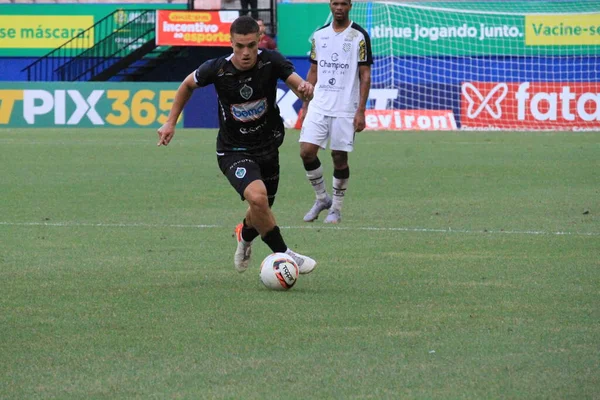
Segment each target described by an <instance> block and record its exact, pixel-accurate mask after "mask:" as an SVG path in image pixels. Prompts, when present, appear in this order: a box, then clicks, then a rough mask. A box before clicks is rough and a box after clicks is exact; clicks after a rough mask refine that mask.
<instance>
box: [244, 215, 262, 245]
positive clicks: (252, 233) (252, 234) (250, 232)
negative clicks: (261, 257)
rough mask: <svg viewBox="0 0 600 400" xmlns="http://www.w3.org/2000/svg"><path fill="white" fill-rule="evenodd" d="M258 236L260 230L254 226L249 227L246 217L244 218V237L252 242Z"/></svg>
mask: <svg viewBox="0 0 600 400" xmlns="http://www.w3.org/2000/svg"><path fill="white" fill-rule="evenodd" d="M257 236H258V231H257V230H256V229H254V228H250V227H248V225H246V218H244V226H243V227H242V239H244V240H245V241H246V242H251V241H253V240H254V239H256V237H257Z"/></svg>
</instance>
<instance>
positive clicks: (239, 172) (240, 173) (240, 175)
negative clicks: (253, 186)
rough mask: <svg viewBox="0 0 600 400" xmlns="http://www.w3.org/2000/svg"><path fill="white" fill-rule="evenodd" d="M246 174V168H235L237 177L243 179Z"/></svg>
mask: <svg viewBox="0 0 600 400" xmlns="http://www.w3.org/2000/svg"><path fill="white" fill-rule="evenodd" d="M245 176H246V168H244V167H237V169H236V170H235V177H236V178H239V179H242V178H243V177H245Z"/></svg>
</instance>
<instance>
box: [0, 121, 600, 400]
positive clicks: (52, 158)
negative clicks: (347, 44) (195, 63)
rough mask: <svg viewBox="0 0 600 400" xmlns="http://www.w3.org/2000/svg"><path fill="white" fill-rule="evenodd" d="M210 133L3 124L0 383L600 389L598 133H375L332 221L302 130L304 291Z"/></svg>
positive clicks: (274, 393)
mask: <svg viewBox="0 0 600 400" xmlns="http://www.w3.org/2000/svg"><path fill="white" fill-rule="evenodd" d="M215 135H216V132H215V131H214V130H180V131H179V132H178V133H177V134H176V136H175V138H174V141H173V142H172V144H171V145H169V146H168V147H167V148H157V147H156V141H157V136H156V133H155V132H154V131H153V130H151V129H150V130H135V129H127V130H113V129H89V130H83V129H65V130H58V129H43V130H42V129H35V130H34V129H31V130H26V129H23V130H21V129H10V130H9V129H3V130H0V154H1V155H2V156H1V160H2V162H1V166H2V173H1V174H0V192H1V195H0V211H1V214H0V338H1V340H0V398H2V399H25V398H60V399H71V398H73V399H74V398H93V399H115V398H141V399H142V398H143V399H344V400H347V399H407V398H410V399H458V398H460V399H498V398H510V399H515V398H523V399H588V398H589V399H591V398H598V396H599V393H600V217H599V216H600V134H598V133H597V132H585V133H584V132H554V133H550V132H492V133H485V132H450V133H449V132H420V133H419V132H405V133H398V132H365V133H359V134H358V135H357V141H356V150H355V152H354V153H352V154H351V156H350V171H351V181H350V185H349V188H348V192H347V196H346V200H345V205H344V210H343V223H342V224H341V225H339V226H337V227H335V226H326V225H324V224H323V223H322V218H320V220H318V221H316V222H315V223H312V224H306V223H303V222H302V216H303V215H304V213H305V212H306V211H307V210H308V208H310V206H311V204H312V202H313V196H314V195H313V194H312V189H311V188H310V185H309V184H308V182H307V181H306V180H305V178H304V171H303V168H302V163H301V161H300V158H299V156H298V143H297V140H298V132H297V131H294V130H290V131H288V132H287V138H286V141H285V143H284V145H283V147H282V149H281V165H282V174H281V181H280V191H279V195H278V198H277V201H276V203H275V207H274V211H275V215H276V218H277V220H278V224H279V225H280V226H281V227H282V232H283V235H284V238H285V239H286V241H287V243H288V245H289V246H290V247H291V248H293V249H294V250H297V251H298V252H301V253H305V254H308V255H311V256H312V257H314V258H315V259H317V260H318V262H319V266H318V267H317V269H316V270H315V272H314V273H312V274H311V275H307V276H301V277H300V280H299V281H298V283H297V284H296V286H295V287H294V288H293V289H292V290H291V291H289V292H272V291H269V290H266V289H265V288H264V287H262V285H261V284H260V282H259V279H258V266H259V264H260V261H261V260H262V258H263V257H265V256H266V255H267V254H268V249H267V247H266V246H265V245H264V244H263V243H262V242H261V241H260V240H258V241H256V242H255V246H254V255H253V260H252V264H251V267H250V269H249V271H248V272H246V273H245V274H238V273H236V272H235V270H234V268H233V265H232V257H233V251H234V249H235V240H234V238H233V236H232V233H233V227H234V226H235V224H236V223H238V222H239V221H240V220H241V217H242V215H243V213H244V211H245V204H244V203H243V202H241V201H240V200H239V197H237V194H236V193H235V192H234V190H233V189H232V188H231V187H230V186H229V185H228V183H227V181H226V179H225V178H224V177H223V176H222V174H221V173H220V171H219V169H218V167H217V165H216V156H215V151H214V149H215ZM320 158H321V160H322V162H323V165H324V169H325V176H326V179H327V185H328V188H330V186H331V174H332V167H331V161H330V157H329V155H328V153H326V152H321V154H320Z"/></svg>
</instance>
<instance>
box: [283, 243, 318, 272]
mask: <svg viewBox="0 0 600 400" xmlns="http://www.w3.org/2000/svg"><path fill="white" fill-rule="evenodd" d="M285 254H287V255H288V256H290V257H292V258H293V259H294V261H296V264H297V265H298V271H300V273H301V274H310V273H311V272H312V271H313V269H315V267H316V266H317V262H316V261H315V260H313V259H312V258H310V257H307V256H303V255H302V254H298V253H295V252H293V251H292V250H290V249H287V251H286V252H285Z"/></svg>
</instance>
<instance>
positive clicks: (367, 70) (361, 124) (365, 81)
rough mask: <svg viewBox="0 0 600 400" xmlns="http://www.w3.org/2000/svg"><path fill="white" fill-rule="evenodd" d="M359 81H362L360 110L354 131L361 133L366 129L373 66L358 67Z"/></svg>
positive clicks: (359, 98)
mask: <svg viewBox="0 0 600 400" xmlns="http://www.w3.org/2000/svg"><path fill="white" fill-rule="evenodd" d="M358 79H359V81H360V86H359V97H358V109H357V110H356V114H355V115H354V130H355V131H356V132H361V131H362V130H364V129H365V111H366V109H367V100H368V99H369V90H371V66H370V65H359V66H358Z"/></svg>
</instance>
